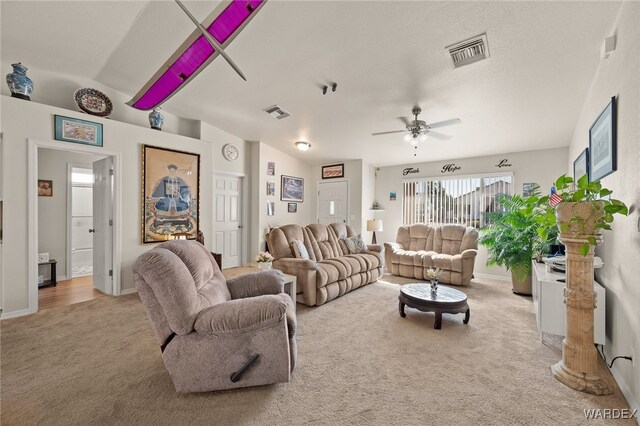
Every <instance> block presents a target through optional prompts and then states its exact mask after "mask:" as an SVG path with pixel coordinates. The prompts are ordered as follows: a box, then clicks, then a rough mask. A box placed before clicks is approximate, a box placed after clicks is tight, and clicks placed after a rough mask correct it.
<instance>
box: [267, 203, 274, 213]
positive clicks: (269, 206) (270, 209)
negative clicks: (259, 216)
mask: <svg viewBox="0 0 640 426" xmlns="http://www.w3.org/2000/svg"><path fill="white" fill-rule="evenodd" d="M274 214H275V203H274V202H273V201H267V216H273V215H274Z"/></svg>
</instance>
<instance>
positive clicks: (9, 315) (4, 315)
mask: <svg viewBox="0 0 640 426" xmlns="http://www.w3.org/2000/svg"><path fill="white" fill-rule="evenodd" d="M31 314H35V311H31V310H30V309H20V310H19V311H11V312H4V310H3V311H2V316H0V319H3V320H5V319H9V318H17V317H23V316H25V315H31Z"/></svg>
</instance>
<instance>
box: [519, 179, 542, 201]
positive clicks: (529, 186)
mask: <svg viewBox="0 0 640 426" xmlns="http://www.w3.org/2000/svg"><path fill="white" fill-rule="evenodd" d="M538 188H540V185H538V184H537V183H534V182H525V183H523V184H522V196H523V197H531V196H532V195H533V194H534V193H535V192H536V189H538Z"/></svg>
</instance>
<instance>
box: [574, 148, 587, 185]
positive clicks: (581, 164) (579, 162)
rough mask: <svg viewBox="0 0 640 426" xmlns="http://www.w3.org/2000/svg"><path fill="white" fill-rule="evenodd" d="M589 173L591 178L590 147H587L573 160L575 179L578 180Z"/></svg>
mask: <svg viewBox="0 0 640 426" xmlns="http://www.w3.org/2000/svg"><path fill="white" fill-rule="evenodd" d="M584 175H587V180H588V179H589V148H585V149H584V150H583V151H582V152H581V153H580V155H578V157H577V158H576V159H575V160H574V161H573V180H574V181H576V182H577V181H578V179H580V178H581V177H582V176H584Z"/></svg>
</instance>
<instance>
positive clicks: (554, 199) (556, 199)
mask: <svg viewBox="0 0 640 426" xmlns="http://www.w3.org/2000/svg"><path fill="white" fill-rule="evenodd" d="M561 202H562V197H561V196H559V195H558V194H557V193H556V192H553V193H552V194H551V195H550V196H549V205H550V206H551V207H555V206H557V205H558V204H560V203H561Z"/></svg>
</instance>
